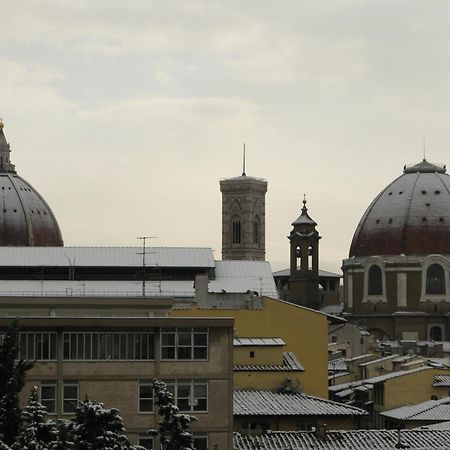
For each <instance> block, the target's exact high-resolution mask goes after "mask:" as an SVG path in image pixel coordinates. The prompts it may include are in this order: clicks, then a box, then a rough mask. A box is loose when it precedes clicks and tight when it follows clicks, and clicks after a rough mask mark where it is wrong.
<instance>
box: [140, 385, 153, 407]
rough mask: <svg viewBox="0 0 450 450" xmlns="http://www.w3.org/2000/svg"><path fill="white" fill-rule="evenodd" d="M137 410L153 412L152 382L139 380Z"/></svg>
mask: <svg viewBox="0 0 450 450" xmlns="http://www.w3.org/2000/svg"><path fill="white" fill-rule="evenodd" d="M139 412H140V413H153V383H152V382H151V381H139Z"/></svg>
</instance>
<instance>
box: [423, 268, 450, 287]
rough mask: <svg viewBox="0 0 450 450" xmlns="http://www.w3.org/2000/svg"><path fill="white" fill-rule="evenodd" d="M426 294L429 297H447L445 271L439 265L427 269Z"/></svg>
mask: <svg viewBox="0 0 450 450" xmlns="http://www.w3.org/2000/svg"><path fill="white" fill-rule="evenodd" d="M425 293H426V294H427V295H445V293H446V289H445V271H444V268H443V267H442V266H441V265H440V264H437V263H434V264H431V265H430V266H429V267H428V268H427V275H426V287H425Z"/></svg>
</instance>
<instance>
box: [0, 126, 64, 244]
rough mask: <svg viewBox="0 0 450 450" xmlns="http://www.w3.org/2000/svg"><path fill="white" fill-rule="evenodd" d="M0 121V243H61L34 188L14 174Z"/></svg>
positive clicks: (55, 222) (59, 234)
mask: <svg viewBox="0 0 450 450" xmlns="http://www.w3.org/2000/svg"><path fill="white" fill-rule="evenodd" d="M10 153H11V151H10V147H9V144H8V143H7V141H6V139H5V135H4V134H3V123H2V122H1V121H0V200H1V205H0V246H62V245H63V240H62V236H61V231H60V229H59V225H58V222H57V221H56V218H55V216H54V215H53V212H52V210H51V209H50V207H49V206H48V204H47V203H46V201H45V200H44V199H43V197H42V196H41V195H40V194H39V192H38V191H36V189H34V188H33V186H31V184H30V183H28V182H27V181H26V180H24V179H23V178H22V177H20V176H19V175H17V173H16V170H15V166H14V165H13V164H12V163H11V161H10V159H9V155H10Z"/></svg>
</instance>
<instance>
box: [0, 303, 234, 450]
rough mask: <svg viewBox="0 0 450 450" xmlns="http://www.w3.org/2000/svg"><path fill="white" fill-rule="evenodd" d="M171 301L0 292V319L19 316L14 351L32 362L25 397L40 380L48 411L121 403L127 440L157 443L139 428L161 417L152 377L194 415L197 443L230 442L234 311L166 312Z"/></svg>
mask: <svg viewBox="0 0 450 450" xmlns="http://www.w3.org/2000/svg"><path fill="white" fill-rule="evenodd" d="M172 303H173V301H172V300H170V299H157V298H156V299H151V300H149V299H144V298H127V299H124V298H18V297H16V298H12V297H8V298H2V299H1V301H0V305H1V306H0V327H1V328H2V329H5V328H6V327H7V326H8V325H9V324H10V323H11V321H12V317H14V316H17V315H20V316H21V319H20V324H19V325H20V335H19V339H20V354H21V357H22V358H26V359H30V360H36V363H35V365H34V367H33V368H32V369H31V370H30V371H29V372H28V373H27V380H26V385H25V388H24V389H23V391H22V398H21V400H22V402H23V403H25V402H26V400H27V398H28V395H29V391H30V389H31V387H32V386H38V388H39V392H40V398H41V401H42V403H43V404H44V405H45V406H46V407H47V409H48V411H49V413H50V415H51V416H54V417H58V418H70V417H71V416H72V414H73V412H74V404H76V402H77V400H82V399H85V398H89V399H90V400H97V401H101V402H103V403H104V404H105V406H106V407H107V408H111V407H114V408H118V409H119V411H120V414H121V416H122V417H123V419H124V423H125V427H126V429H127V432H128V435H129V438H130V440H131V441H132V442H133V443H138V442H139V443H141V444H142V445H145V446H147V448H159V447H158V445H159V443H158V442H157V441H156V442H154V441H153V440H152V439H151V438H149V437H148V436H147V435H146V434H145V432H146V431H147V430H148V429H151V428H156V427H157V422H158V420H159V416H158V415H157V413H156V412H155V405H154V404H153V397H152V380H153V379H154V378H156V379H160V380H163V381H165V382H166V383H167V385H168V387H169V389H170V390H171V391H172V392H173V394H174V396H175V400H176V402H177V405H178V407H179V408H180V410H181V411H183V412H186V413H189V414H192V415H195V416H196V417H197V418H198V421H197V422H195V423H193V424H192V427H191V428H192V431H193V434H194V438H195V445H196V448H197V449H199V450H201V449H207V448H215V446H217V448H219V449H231V448H232V444H231V441H232V420H233V412H232V396H233V372H232V370H233V360H232V342H233V323H234V321H233V319H230V318H188V317H186V318H173V317H167V311H168V309H170V308H171V306H172Z"/></svg>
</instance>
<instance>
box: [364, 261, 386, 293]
mask: <svg viewBox="0 0 450 450" xmlns="http://www.w3.org/2000/svg"><path fill="white" fill-rule="evenodd" d="M367 293H368V294H369V295H382V294H383V283H382V275H381V269H380V266H377V265H373V266H372V267H371V268H370V269H369V286H368V291H367Z"/></svg>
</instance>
